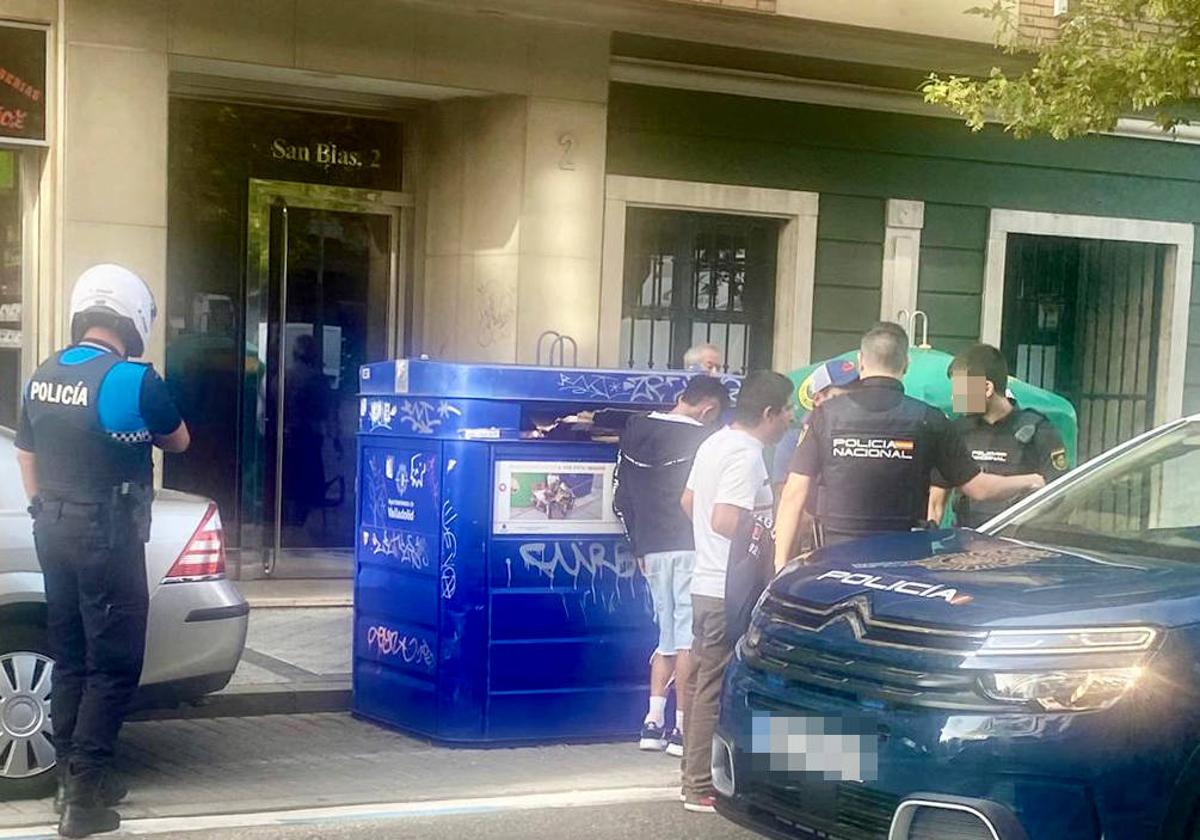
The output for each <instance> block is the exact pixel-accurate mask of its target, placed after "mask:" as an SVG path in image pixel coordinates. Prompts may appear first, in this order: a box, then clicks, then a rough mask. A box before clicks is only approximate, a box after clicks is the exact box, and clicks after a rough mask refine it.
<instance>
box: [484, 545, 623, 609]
mask: <svg viewBox="0 0 1200 840" xmlns="http://www.w3.org/2000/svg"><path fill="white" fill-rule="evenodd" d="M517 551H518V553H519V554H520V556H521V563H522V565H524V567H525V568H526V569H532V570H535V571H537V572H538V573H539V574H541V575H543V576H544V577H545V578H546V579H547V580H548V581H549V582H550V586H551V587H554V586H555V585H556V583H557V579H558V578H559V577H560V576H562V577H565V578H567V579H568V580H569V581H570V586H571V588H572V589H576V590H578V589H579V588H580V583H581V582H582V583H583V585H584V586H585V587H586V591H585V592H584V593H583V599H582V601H581V604H582V606H583V607H585V608H586V607H587V606H588V602H589V600H590V601H591V603H592V604H593V605H595V606H599V607H602V608H603V609H604V610H606V611H607V612H609V613H613V612H616V610H617V609H618V607H619V606H620V605H621V602H622V601H621V586H622V584H626V585H627V586H628V589H629V596H630V597H631V598H632V599H634V600H636V599H638V597H639V593H640V594H641V595H644V594H645V591H646V590H645V586H644V584H642V583H641V580H640V578H639V577H638V574H637V561H636V560H635V559H634V556H633V554H632V553H631V552H630V551H629V547H628V546H626V545H625V544H624V543H620V542H618V543H614V544H607V543H602V542H590V543H588V542H575V541H571V542H552V543H545V542H533V543H523V544H521V545H520V546H518V547H517ZM506 562H508V561H506ZM610 575H611V577H612V581H613V582H612V585H611V588H609V587H607V586H605V585H604V578H606V577H608V576H610ZM509 584H510V585H511V584H512V566H511V563H510V564H509ZM564 585H565V581H564ZM563 610H564V611H565V612H567V613H568V615H569V612H570V611H569V610H568V608H567V601H566V597H565V596H564V597H563Z"/></svg>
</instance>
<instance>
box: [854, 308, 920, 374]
mask: <svg viewBox="0 0 1200 840" xmlns="http://www.w3.org/2000/svg"><path fill="white" fill-rule="evenodd" d="M859 350H860V351H861V352H862V355H863V358H864V359H866V360H867V364H869V365H871V366H872V367H875V368H879V369H881V370H886V371H887V372H888V373H894V374H896V375H897V376H899V375H900V374H902V373H904V368H905V366H906V365H907V364H908V333H906V332H905V331H904V327H902V326H900V325H899V324H894V323H892V322H891V321H880V322H879V323H878V324H876V325H875V326H873V327H871V329H869V330H867V333H866V335H864V336H863V337H862V344H861V345H860V347H859Z"/></svg>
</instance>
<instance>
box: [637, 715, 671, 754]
mask: <svg viewBox="0 0 1200 840" xmlns="http://www.w3.org/2000/svg"><path fill="white" fill-rule="evenodd" d="M666 746H667V733H666V732H664V731H663V728H662V727H661V726H659V725H658V724H656V723H652V722H651V721H646V722H645V723H643V724H642V737H641V740H639V741H638V749H641V750H658V751H661V750H663V749H665V748H666Z"/></svg>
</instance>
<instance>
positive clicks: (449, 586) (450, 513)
mask: <svg viewBox="0 0 1200 840" xmlns="http://www.w3.org/2000/svg"><path fill="white" fill-rule="evenodd" d="M457 520H458V511H456V510H455V509H454V505H452V504H450V502H449V500H447V501H445V502H443V503H442V568H441V582H442V597H443V598H444V599H446V600H447V601H449V600H450V599H451V598H453V597H454V591H455V589H456V588H457V586H458V577H457V575H458V572H457V571H455V568H454V561H455V560H456V559H458V536H457V535H456V534H455V533H454V530H453V527H454V523H455V522H456V521H457Z"/></svg>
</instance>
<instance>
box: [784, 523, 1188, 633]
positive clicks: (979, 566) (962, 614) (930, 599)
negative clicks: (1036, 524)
mask: <svg viewBox="0 0 1200 840" xmlns="http://www.w3.org/2000/svg"><path fill="white" fill-rule="evenodd" d="M771 591H772V592H773V593H775V594H777V595H780V596H782V597H785V598H787V599H789V600H795V601H802V602H804V603H807V604H810V605H812V606H816V607H827V606H832V605H833V604H837V603H840V602H842V601H845V600H847V599H849V598H855V597H859V598H861V597H866V599H867V600H868V602H869V603H870V606H871V613H872V615H874V616H875V617H876V618H891V619H895V620H902V621H912V622H918V623H929V624H937V625H943V626H955V627H1005V626H1045V627H1053V626H1065V625H1078V624H1079V623H1080V622H1084V623H1086V624H1089V625H1094V624H1102V625H1107V624H1120V623H1130V622H1151V623H1155V624H1158V625H1161V626H1173V625H1179V624H1190V623H1194V622H1195V620H1196V615H1197V611H1198V610H1200V562H1198V563H1195V564H1192V563H1184V562H1178V561H1173V560H1163V559H1159V558H1147V557H1140V556H1129V555H1115V554H1103V555H1101V554H1096V553H1085V552H1082V551H1078V550H1068V549H1064V548H1059V547H1055V546H1048V545H1040V544H1036V543H1029V542H1018V541H1015V540H1009V539H1002V538H998V537H991V536H986V535H983V534H979V533H976V532H974V531H958V530H954V531H914V532H911V533H902V534H889V535H882V536H877V537H871V538H868V539H863V540H856V541H854V542H849V543H843V544H840V545H836V546H831V547H829V548H826V549H822V550H821V551H818V552H817V553H816V554H814V555H813V557H812V558H811V559H810V561H809V562H808V563H807V564H805V565H798V564H792V565H791V566H789V567H788V568H787V569H785V570H784V571H783V572H782V573H781V574H780V575H779V576H778V577H777V578H776V579H775V581H774V582H773V583H772V584H771Z"/></svg>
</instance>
